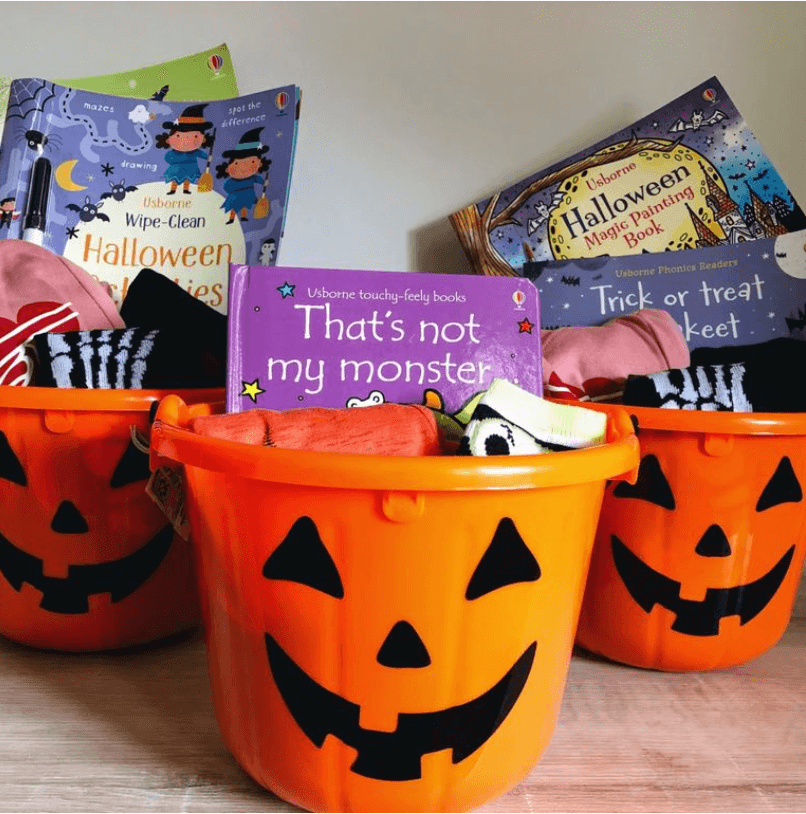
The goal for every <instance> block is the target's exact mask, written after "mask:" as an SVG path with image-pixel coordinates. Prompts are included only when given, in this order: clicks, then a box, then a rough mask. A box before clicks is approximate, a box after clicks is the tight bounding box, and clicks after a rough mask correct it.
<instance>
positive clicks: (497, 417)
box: [458, 379, 607, 455]
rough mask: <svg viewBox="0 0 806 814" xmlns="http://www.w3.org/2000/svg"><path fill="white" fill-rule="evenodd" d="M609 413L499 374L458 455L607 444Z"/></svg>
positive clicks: (538, 452)
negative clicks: (554, 398) (550, 396)
mask: <svg viewBox="0 0 806 814" xmlns="http://www.w3.org/2000/svg"><path fill="white" fill-rule="evenodd" d="M606 427H607V416H606V415H605V414H604V413H598V412H595V411H594V410H588V409H586V408H584V407H575V406H572V405H570V404H558V403H555V402H551V401H546V399H542V398H540V397H539V396H535V395H534V394H533V393H529V392H527V391H526V390H523V389H521V388H520V387H517V386H516V385H514V384H511V383H510V382H508V381H505V380H504V379H495V380H494V381H493V383H492V384H491V385H490V387H489V389H488V390H487V392H486V393H485V394H484V395H483V396H482V398H481V401H480V402H479V403H478V405H477V407H476V409H475V410H474V411H473V416H472V417H471V419H470V422H469V423H468V425H467V427H466V428H465V434H464V436H463V437H462V440H461V441H460V442H459V449H458V454H459V455H542V454H544V453H547V452H563V451H567V450H572V449H581V448H583V447H589V446H594V445H596V444H603V443H604V442H605V434H606Z"/></svg>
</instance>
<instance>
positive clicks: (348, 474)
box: [151, 411, 639, 492]
mask: <svg viewBox="0 0 806 814" xmlns="http://www.w3.org/2000/svg"><path fill="white" fill-rule="evenodd" d="M625 415H627V414H626V411H625ZM613 420H614V419H612V418H611V421H613ZM627 420H629V419H627ZM614 423H615V422H614ZM151 450H152V468H154V467H155V466H158V465H160V463H161V461H160V459H161V458H165V459H168V460H169V461H175V462H177V463H180V464H183V465H185V466H189V467H195V468H199V469H204V470H207V471H213V472H221V473H225V474H228V475H235V476H237V477H243V478H248V479H252V480H262V481H269V482H275V483H283V484H286V485H295V486H321V487H327V488H337V489H365V490H371V491H396V492H402V491H415V492H426V491H430V492H453V491H491V490H524V489H535V488H541V487H558V486H573V485H581V484H585V483H590V482H593V481H601V482H602V483H604V481H606V480H608V479H621V478H624V477H625V476H627V477H629V476H630V473H631V472H632V471H634V470H635V469H636V468H637V466H638V462H639V449H638V439H637V438H636V436H635V434H634V433H632V432H629V433H627V432H622V435H621V437H618V438H616V439H615V440H611V441H609V442H607V443H605V444H601V445H598V446H595V447H589V448H587V449H580V450H573V451H570V452H556V453H551V454H550V455H519V456H512V457H510V458H504V457H503V456H500V457H499V456H496V457H489V458H474V457H470V456H458V455H445V456H421V457H403V456H382V455H360V454H347V453H324V452H312V451H309V450H290V449H267V448H266V447H259V446H251V445H248V444H241V443H238V442H235V441H225V440H222V439H217V438H210V437H205V436H201V435H197V434H196V433H194V432H192V431H190V430H187V429H183V428H180V427H177V426H174V425H172V424H169V423H167V422H166V421H164V420H162V419H161V418H160V417H159V416H158V417H157V419H156V421H155V422H154V424H153V425H152V429H151ZM571 456H573V457H571Z"/></svg>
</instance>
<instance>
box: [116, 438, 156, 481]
mask: <svg viewBox="0 0 806 814" xmlns="http://www.w3.org/2000/svg"><path fill="white" fill-rule="evenodd" d="M150 477H151V470H150V469H149V468H148V455H146V454H145V453H144V452H141V451H140V450H139V449H137V447H136V446H135V445H134V443H133V442H132V441H129V446H127V447H126V451H125V452H124V453H123V457H122V458H121V459H120V461H119V463H118V465H117V466H116V467H115V471H114V472H113V473H112V480H111V481H109V485H110V486H111V487H112V488H113V489H119V488H120V487H121V486H126V485H127V484H129V483H135V482H136V481H139V480H148V479H149V478H150Z"/></svg>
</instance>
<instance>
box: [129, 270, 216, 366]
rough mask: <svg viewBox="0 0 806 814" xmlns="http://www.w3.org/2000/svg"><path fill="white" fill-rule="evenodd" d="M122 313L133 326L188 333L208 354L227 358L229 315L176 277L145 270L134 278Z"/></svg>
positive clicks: (189, 337)
mask: <svg viewBox="0 0 806 814" xmlns="http://www.w3.org/2000/svg"><path fill="white" fill-rule="evenodd" d="M120 316H121V317H122V319H123V321H124V322H125V323H126V325H127V326H128V327H130V328H160V329H167V330H171V331H177V332H180V333H184V334H185V335H186V336H187V337H188V339H189V340H192V341H193V342H194V343H196V344H197V345H198V347H199V348H201V349H202V351H203V352H204V353H208V354H211V355H213V356H216V357H219V358H220V359H221V360H222V364H226V359H227V318H226V317H225V316H224V314H220V313H219V312H218V311H216V310H215V309H214V308H211V307H210V306H209V305H207V304H206V303H204V302H202V301H201V300H199V299H196V297H194V296H193V295H192V294H189V293H188V292H187V291H185V289H184V288H182V287H181V286H179V285H177V284H176V283H175V282H174V281H173V280H170V279H168V278H167V277H166V276H165V275H163V274H160V273H159V272H156V271H154V270H153V269H143V270H142V271H140V273H139V274H138V275H137V276H136V277H135V278H134V280H132V282H131V284H130V285H129V289H128V291H127V292H126V299H124V300H123V305H122V306H121V308H120Z"/></svg>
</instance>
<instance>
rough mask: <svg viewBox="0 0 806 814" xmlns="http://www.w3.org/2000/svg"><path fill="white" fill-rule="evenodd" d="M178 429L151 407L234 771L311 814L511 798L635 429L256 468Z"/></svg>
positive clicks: (565, 651) (177, 409)
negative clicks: (459, 452)
mask: <svg viewBox="0 0 806 814" xmlns="http://www.w3.org/2000/svg"><path fill="white" fill-rule="evenodd" d="M190 414H191V411H190V410H189V409H188V408H186V407H185V405H184V404H183V403H182V401H181V400H180V399H179V398H176V397H169V398H167V399H165V400H163V401H162V402H161V404H160V407H159V410H158V414H157V420H156V422H155V424H154V427H153V430H152V436H151V439H152V447H151V449H152V467H153V466H158V465H160V464H161V463H165V462H166V460H167V461H171V460H173V461H178V462H181V463H182V464H184V467H185V475H186V483H187V504H188V511H189V518H190V528H191V539H193V541H194V545H195V546H196V550H197V555H198V566H199V569H198V570H199V578H200V582H201V596H202V611H203V618H204V622H205V632H206V643H207V650H208V664H209V669H210V676H211V684H212V687H213V697H214V702H215V709H216V716H217V719H218V723H219V727H220V729H221V732H222V735H223V738H224V741H225V742H226V744H227V746H228V748H229V749H230V751H231V752H232V754H233V755H234V756H235V758H236V759H237V760H238V762H239V763H240V764H241V765H242V766H243V767H244V769H245V770H246V771H247V772H248V773H249V774H250V775H251V776H252V777H253V778H255V780H257V781H258V782H259V783H261V784H262V785H264V786H265V787H267V788H269V789H271V790H272V791H274V792H275V793H276V794H278V795H280V796H281V797H283V798H284V799H286V800H289V801H291V802H293V803H295V804H296V805H299V806H302V807H304V808H307V809H310V810H314V811H457V810H467V809H472V808H475V807H477V806H479V805H481V804H482V803H484V802H485V801H487V800H489V799H491V798H493V797H495V796H497V795H498V794H501V793H503V792H504V791H506V790H507V789H509V788H511V787H512V786H514V785H515V784H516V783H518V782H519V781H520V780H521V779H522V778H523V777H524V776H525V775H526V774H527V773H528V772H529V771H530V769H531V768H532V767H533V765H534V764H535V762H536V761H537V760H538V759H539V758H540V756H541V754H542V753H543V751H544V750H545V748H546V747H547V745H548V743H549V740H550V738H551V735H552V732H553V729H554V726H555V722H556V718H557V714H558V711H559V706H560V701H561V698H562V693H563V688H564V684H565V677H566V672H567V668H568V662H569V658H570V654H571V648H572V644H573V638H574V631H575V628H576V623H577V618H578V613H579V607H580V603H581V600H582V592H583V588H584V582H585V575H586V572H587V568H588V562H589V557H590V551H591V546H592V542H593V536H594V532H595V528H596V524H597V520H598V513H599V506H600V502H601V497H602V494H603V490H604V485H605V480H606V479H607V478H616V479H622V478H630V477H634V474H635V473H634V470H635V467H636V464H637V461H638V449H637V441H636V439H635V437H634V435H633V433H632V426H631V424H630V422H629V419H628V417H627V414H626V413H621V414H619V413H615V414H613V415H612V416H611V419H610V421H609V437H608V443H607V444H605V445H602V446H600V447H597V448H595V449H589V450H585V451H584V452H573V453H557V454H552V455H544V456H529V457H519V458H512V459H503V458H499V459H491V458H456V457H452V458H428V459H412V458H379V457H376V456H360V455H332V454H331V455H324V454H317V453H305V452H299V451H288V450H279V449H267V448H261V447H251V446H247V445H243V444H235V443H230V442H226V441H219V440H215V439H210V438H204V437H201V436H196V435H194V434H193V433H191V432H189V431H187V430H186V429H184V427H186V426H187V424H188V421H189V416H190ZM502 530H503V531H502ZM513 530H514V532H513ZM502 534H503V537H502V536H501V535H502ZM504 538H506V539H505V541H504ZM494 540H497V543H495V544H494V543H493V541H494ZM518 541H520V542H518ZM278 552H279V553H278ZM323 552H324V553H323ZM328 561H329V565H328V564H327V563H328ZM483 561H484V563H485V564H484V565H483ZM536 567H537V570H536ZM519 568H520V569H521V571H519V570H518V569H519ZM513 569H514V574H515V577H514V579H513ZM538 570H539V575H538ZM480 573H484V574H487V576H488V577H489V575H490V574H493V575H495V574H499V575H503V576H501V578H502V579H503V580H504V584H502V585H500V586H498V587H493V588H490V585H487V588H488V589H489V590H484V589H480V588H479V578H478V574H480ZM519 574H520V577H521V578H519V577H518V575H519ZM306 580H307V581H306ZM507 580H509V581H507ZM482 582H483V580H482ZM493 582H495V578H493ZM480 590H482V593H479V591H480ZM396 635H397V637H398V639H397V643H398V644H400V637H401V636H402V637H403V638H406V637H408V641H409V644H410V645H411V641H412V640H415V644H416V643H417V642H419V644H417V646H416V647H413V646H412V647H409V649H408V653H409V656H411V657H412V660H411V661H403V662H402V663H401V661H400V660H399V659H400V653H401V652H402V650H405V649H406V648H405V647H404V648H402V650H401V648H400V647H396V646H395V645H393V644H392V642H393V640H394V639H395V636H396Z"/></svg>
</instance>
